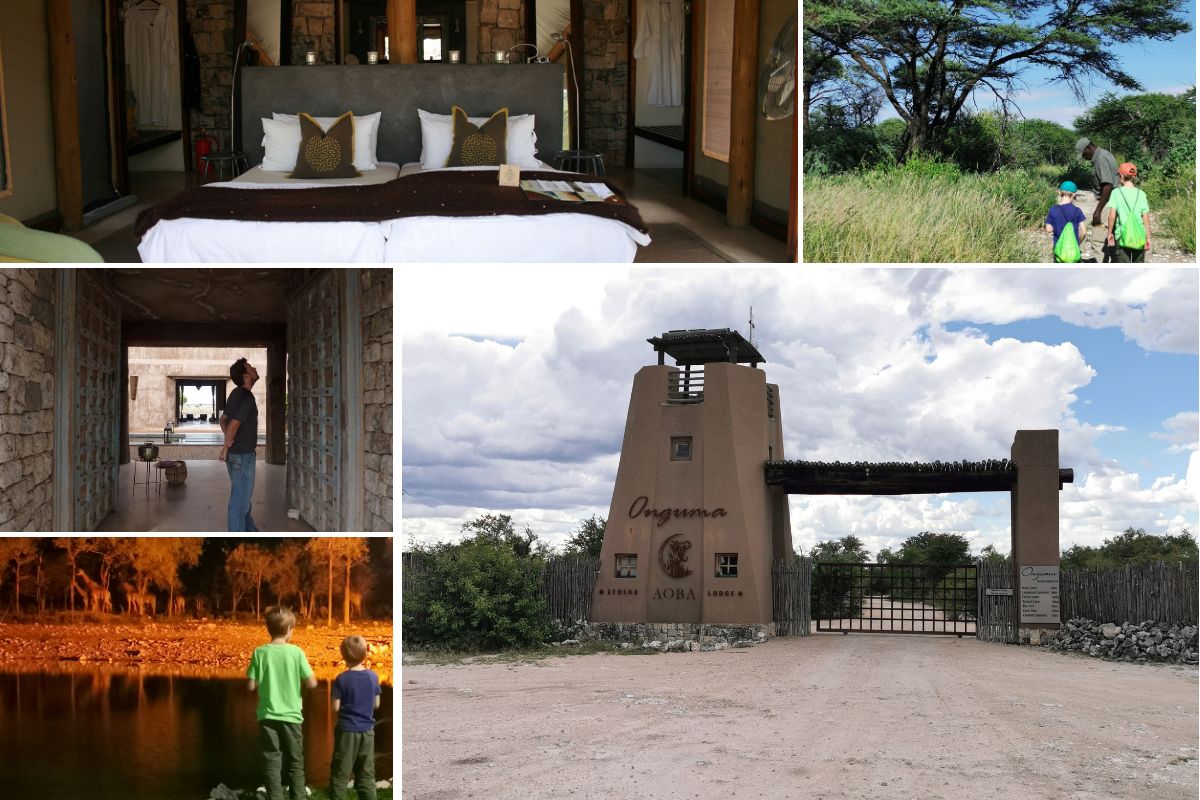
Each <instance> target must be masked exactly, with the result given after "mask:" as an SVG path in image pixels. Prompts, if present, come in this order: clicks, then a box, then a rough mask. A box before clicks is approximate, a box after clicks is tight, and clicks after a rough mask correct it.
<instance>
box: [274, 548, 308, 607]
mask: <svg viewBox="0 0 1200 800" xmlns="http://www.w3.org/2000/svg"><path fill="white" fill-rule="evenodd" d="M303 555H304V550H303V548H302V547H301V546H300V545H298V544H296V543H295V542H288V543H287V544H285V545H283V546H282V547H280V548H279V549H278V550H276V551H275V553H274V556H273V557H272V558H271V562H270V564H269V565H268V571H267V583H269V584H271V590H272V591H273V592H275V605H277V606H282V605H283V598H285V597H291V596H293V595H296V594H301V598H300V605H301V607H303V605H304V597H303V595H302V593H301V583H300V560H301V558H302V557H303Z"/></svg>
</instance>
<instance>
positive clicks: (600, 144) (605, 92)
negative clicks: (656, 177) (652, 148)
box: [575, 0, 630, 167]
mask: <svg viewBox="0 0 1200 800" xmlns="http://www.w3.org/2000/svg"><path fill="white" fill-rule="evenodd" d="M629 27H630V25H629V0H583V38H584V42H583V50H584V54H583V66H582V67H581V68H580V78H579V88H580V91H582V92H583V131H584V143H583V149H584V150H591V151H592V152H596V153H600V154H602V155H603V156H604V163H605V165H607V166H610V167H623V166H625V149H626V134H627V131H628V125H629V120H628V118H627V117H628V114H627V113H626V112H627V103H628V95H629V47H630V42H629ZM575 57H576V59H578V58H579V54H578V53H576V54H575Z"/></svg>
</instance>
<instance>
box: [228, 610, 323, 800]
mask: <svg viewBox="0 0 1200 800" xmlns="http://www.w3.org/2000/svg"><path fill="white" fill-rule="evenodd" d="M265 619H266V623H267V633H269V634H271V641H270V642H268V643H267V644H264V645H260V646H258V647H257V648H255V650H254V654H253V655H252V656H250V667H249V668H248V669H247V670H246V677H248V678H249V679H250V684H249V689H250V691H252V692H253V691H256V690H257V691H258V748H259V753H260V755H261V756H262V763H263V773H264V778H265V781H264V783H265V785H266V789H267V800H285V798H284V794H283V774H284V772H285V771H286V773H287V776H288V786H289V793H288V796H289V797H290V800H306V798H307V793H306V791H305V784H304V734H303V732H302V731H301V724H302V723H303V722H304V705H303V702H302V699H301V696H300V689H301V688H305V689H312V688H313V687H315V686H316V685H317V679H316V678H315V677H313V671H312V667H310V666H309V665H308V658H307V657H306V656H305V655H304V651H303V650H301V649H300V648H299V647H297V646H296V645H294V644H289V643H288V639H291V638H292V630H293V629H294V628H295V627H296V615H295V614H293V613H292V612H291V611H289V610H288V609H286V608H278V607H272V608H269V609H267V613H266V618H265Z"/></svg>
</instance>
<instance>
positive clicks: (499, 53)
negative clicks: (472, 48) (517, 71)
mask: <svg viewBox="0 0 1200 800" xmlns="http://www.w3.org/2000/svg"><path fill="white" fill-rule="evenodd" d="M506 55H507V53H506V52H505V51H503V50H497V51H496V63H497V64H503V63H504V60H505V59H504V57H505V56H506Z"/></svg>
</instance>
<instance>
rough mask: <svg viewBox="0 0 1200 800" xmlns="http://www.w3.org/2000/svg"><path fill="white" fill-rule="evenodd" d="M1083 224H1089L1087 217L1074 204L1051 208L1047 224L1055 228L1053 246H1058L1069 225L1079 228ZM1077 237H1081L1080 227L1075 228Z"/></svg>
mask: <svg viewBox="0 0 1200 800" xmlns="http://www.w3.org/2000/svg"><path fill="white" fill-rule="evenodd" d="M1081 222H1087V215H1086V214H1084V213H1083V209H1081V208H1080V207H1079V206H1077V205H1075V204H1074V203H1066V204H1064V205H1059V204H1055V205H1052V206H1050V211H1049V213H1047V214H1046V224H1047V225H1050V226H1053V228H1054V239H1053V240H1052V243H1051V246H1053V245H1056V244H1058V237H1059V236H1062V232H1063V228H1065V227H1067V225H1068V224H1070V225H1076V226H1077V225H1079V223H1081ZM1075 237H1076V239H1078V237H1079V228H1078V227H1076V228H1075Z"/></svg>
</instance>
